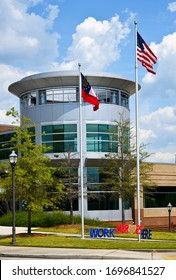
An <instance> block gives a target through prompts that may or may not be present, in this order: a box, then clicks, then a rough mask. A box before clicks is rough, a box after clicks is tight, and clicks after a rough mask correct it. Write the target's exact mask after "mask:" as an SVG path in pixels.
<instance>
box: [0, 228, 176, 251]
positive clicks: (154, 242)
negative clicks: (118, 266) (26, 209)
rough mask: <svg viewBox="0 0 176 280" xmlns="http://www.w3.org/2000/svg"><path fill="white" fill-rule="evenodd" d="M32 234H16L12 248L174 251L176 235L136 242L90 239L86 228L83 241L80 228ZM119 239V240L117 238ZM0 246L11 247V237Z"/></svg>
mask: <svg viewBox="0 0 176 280" xmlns="http://www.w3.org/2000/svg"><path fill="white" fill-rule="evenodd" d="M38 231H42V232H45V234H40V233H39V232H37V231H36V232H35V233H34V232H33V234H32V235H27V234H17V235H16V244H15V245H13V246H33V247H50V248H82V249H126V250H135V249H136V250H137V249H143V250H147V249H153V250H159V249H169V250H170V249H175V250H176V233H172V232H154V231H153V232H152V239H151V240H142V239H141V242H139V241H138V239H137V235H134V234H118V235H116V237H117V238H115V239H114V238H111V239H110V238H109V239H108V238H107V239H101V238H99V239H91V238H89V236H88V227H87V226H86V227H85V239H81V226H80V225H79V226H78V225H77V226H76V225H70V226H58V227H54V228H40V229H38ZM47 232H55V233H67V234H68V233H70V234H80V236H78V237H73V236H69V237H68V236H56V235H50V234H47ZM118 237H120V238H118ZM129 237H131V238H133V239H132V240H131V239H129ZM0 245H4V246H12V244H11V237H10V238H9V237H8V238H1V239H0Z"/></svg>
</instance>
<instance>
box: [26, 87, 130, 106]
mask: <svg viewBox="0 0 176 280" xmlns="http://www.w3.org/2000/svg"><path fill="white" fill-rule="evenodd" d="M93 89H94V91H95V93H96V95H97V97H98V99H99V101H100V103H106V104H116V105H120V106H123V107H126V108H129V94H128V93H127V92H125V91H122V90H118V89H110V88H99V87H93ZM78 101H79V88H78V87H59V88H47V89H41V90H38V91H31V92H28V93H25V94H24V95H23V96H22V97H21V105H22V106H24V107H25V108H26V107H32V106H36V105H43V104H57V103H67V102H69V103H70V102H78Z"/></svg>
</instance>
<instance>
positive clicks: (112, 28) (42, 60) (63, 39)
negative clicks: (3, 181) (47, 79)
mask: <svg viewBox="0 0 176 280" xmlns="http://www.w3.org/2000/svg"><path fill="white" fill-rule="evenodd" d="M134 20H137V22H138V31H139V33H140V34H141V36H142V37H143V39H144V40H145V41H146V42H147V44H148V45H149V46H150V47H151V49H152V50H153V52H154V53H155V54H156V55H157V57H158V63H157V65H155V67H154V69H155V70H156V73H157V74H156V75H152V74H149V73H147V71H146V69H145V68H144V67H142V66H141V65H140V64H139V83H140V84H141V87H142V89H141V90H140V92H139V132H140V133H139V134H140V141H141V142H144V143H146V144H148V147H147V150H148V152H150V153H154V155H153V156H151V158H150V160H151V161H155V162H168V163H169V162H170V163H175V154H176V78H175V77H176V67H175V65H176V2H175V1H167V0H162V1H161V0H153V1H151V0H148V1H141V0H108V1H106V0H1V1H0V27H1V28H0V37H1V42H0V71H1V75H0V92H1V94H0V123H10V121H11V120H10V119H7V118H6V116H5V113H6V111H7V110H8V109H10V108H11V107H12V106H15V108H16V109H18V108H19V100H18V99H17V98H16V97H15V96H12V95H11V94H10V93H8V86H9V84H11V83H12V82H15V81H17V80H19V79H21V78H23V77H25V76H26V75H30V74H33V73H38V72H47V71H53V70H54V71H55V70H76V69H77V64H78V62H80V63H81V65H82V72H83V73H85V74H86V72H87V71H88V72H90V71H92V72H95V71H98V72H99V71H100V72H109V73H113V74H117V75H118V74H119V75H122V76H125V77H127V78H129V79H131V80H135V70H134V60H135V58H134V57H135V55H134V54H135V47H134V46H135V42H134ZM134 101H135V100H134V97H131V100H130V111H131V120H132V122H134V121H135V120H134V117H135V110H134V108H135V103H134Z"/></svg>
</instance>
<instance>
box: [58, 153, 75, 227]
mask: <svg viewBox="0 0 176 280" xmlns="http://www.w3.org/2000/svg"><path fill="white" fill-rule="evenodd" d="M57 176H58V178H60V179H61V180H62V183H63V185H64V191H63V194H62V196H63V200H64V202H65V203H68V205H69V211H70V222H71V224H74V215H73V210H74V209H73V208H74V201H75V199H78V180H79V176H78V161H77V160H76V158H75V153H72V152H69V151H68V153H65V154H64V157H63V158H62V159H60V160H59V168H58V170H57Z"/></svg>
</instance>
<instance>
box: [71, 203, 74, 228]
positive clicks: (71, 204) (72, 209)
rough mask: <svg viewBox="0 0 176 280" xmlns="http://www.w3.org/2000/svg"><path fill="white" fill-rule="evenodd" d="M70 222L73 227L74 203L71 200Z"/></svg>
mask: <svg viewBox="0 0 176 280" xmlns="http://www.w3.org/2000/svg"><path fill="white" fill-rule="evenodd" d="M70 222H71V224H72V225H73V224H74V217H73V201H72V199H71V201H70Z"/></svg>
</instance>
